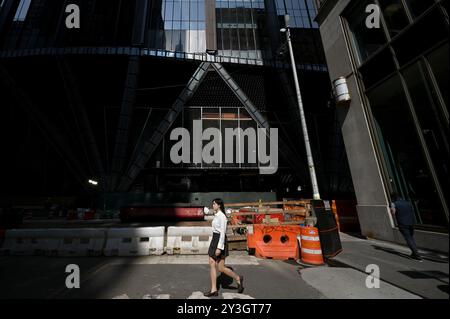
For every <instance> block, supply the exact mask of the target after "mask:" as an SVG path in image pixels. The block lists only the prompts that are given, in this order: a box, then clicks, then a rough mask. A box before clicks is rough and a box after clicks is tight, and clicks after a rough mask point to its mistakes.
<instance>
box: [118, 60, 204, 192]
mask: <svg viewBox="0 0 450 319" xmlns="http://www.w3.org/2000/svg"><path fill="white" fill-rule="evenodd" d="M210 65H211V63H209V62H202V63H201V64H200V65H199V67H198V68H197V70H196V71H195V73H194V75H193V76H192V77H191V79H190V80H189V82H188V84H187V85H186V87H185V88H184V89H183V91H182V92H181V93H180V95H179V96H178V98H177V100H176V101H175V103H174V104H173V105H172V107H171V108H170V110H169V111H168V112H167V114H166V116H165V117H164V119H163V120H162V121H161V123H160V124H159V126H158V128H157V129H156V130H155V132H154V133H153V135H152V136H151V137H150V138H149V139H147V140H146V141H145V142H144V143H142V144H141V146H140V150H138V151H137V153H138V155H137V156H136V157H135V159H134V161H133V163H132V164H131V165H130V168H129V170H128V172H127V174H126V175H125V176H124V178H123V179H122V182H121V183H120V185H119V188H118V191H127V190H128V189H129V188H130V186H131V184H132V183H133V181H134V180H135V179H136V177H137V176H138V175H139V173H140V172H141V170H142V169H143V168H144V167H145V165H146V164H147V162H148V161H149V159H150V157H151V156H152V155H153V152H154V151H155V150H156V148H157V147H158V145H159V144H160V143H161V141H162V139H163V137H164V135H165V134H166V133H167V132H168V131H169V129H170V127H171V126H172V124H173V123H174V122H175V120H176V119H177V117H178V115H179V114H180V113H181V111H182V110H183V108H184V105H185V104H186V102H187V101H188V100H189V99H190V98H191V97H192V96H193V95H194V93H195V92H196V91H197V89H198V87H199V86H200V84H201V83H202V81H203V79H204V78H205V76H206V74H207V71H208V68H209V67H210Z"/></svg>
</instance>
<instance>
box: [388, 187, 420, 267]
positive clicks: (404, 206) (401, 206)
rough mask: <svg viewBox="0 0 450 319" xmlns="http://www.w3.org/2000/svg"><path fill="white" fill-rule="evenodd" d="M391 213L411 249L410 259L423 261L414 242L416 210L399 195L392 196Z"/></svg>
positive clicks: (393, 194)
mask: <svg viewBox="0 0 450 319" xmlns="http://www.w3.org/2000/svg"><path fill="white" fill-rule="evenodd" d="M391 200H392V203H391V213H392V215H394V217H395V219H396V220H397V224H398V229H399V230H400V233H402V235H403V237H404V238H405V240H406V243H407V244H408V247H409V249H411V252H412V253H411V255H410V257H411V258H413V259H415V260H419V261H421V260H422V257H421V256H420V254H419V251H418V250H417V245H416V241H415V240H414V209H413V206H412V205H411V203H410V202H409V201H407V200H404V199H402V198H400V197H399V196H398V194H397V193H392V194H391Z"/></svg>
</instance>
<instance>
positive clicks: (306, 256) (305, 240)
mask: <svg viewBox="0 0 450 319" xmlns="http://www.w3.org/2000/svg"><path fill="white" fill-rule="evenodd" d="M300 238H301V251H302V262H304V263H306V264H311V265H323V264H324V262H323V256H322V249H321V247H320V237H319V230H318V229H317V228H315V227H301V237H300Z"/></svg>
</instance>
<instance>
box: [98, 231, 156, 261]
mask: <svg viewBox="0 0 450 319" xmlns="http://www.w3.org/2000/svg"><path fill="white" fill-rule="evenodd" d="M106 236H107V239H106V246H105V249H104V251H103V253H104V255H105V256H149V255H162V254H163V253H164V226H161V227H141V228H111V229H109V230H108V232H107V235H106Z"/></svg>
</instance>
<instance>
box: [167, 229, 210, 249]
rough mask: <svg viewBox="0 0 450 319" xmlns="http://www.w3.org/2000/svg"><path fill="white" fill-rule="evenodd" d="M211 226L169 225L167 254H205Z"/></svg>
mask: <svg viewBox="0 0 450 319" xmlns="http://www.w3.org/2000/svg"><path fill="white" fill-rule="evenodd" d="M211 239H212V227H173V226H171V227H169V228H168V229H167V244H166V252H167V254H169V255H174V254H182V255H207V254H208V248H209V244H210V243H211Z"/></svg>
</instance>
